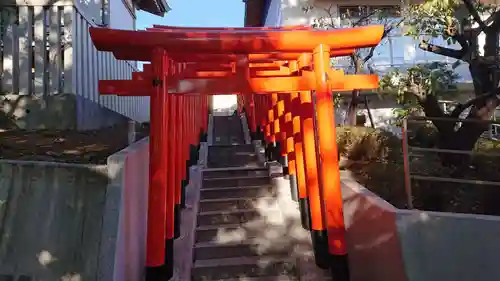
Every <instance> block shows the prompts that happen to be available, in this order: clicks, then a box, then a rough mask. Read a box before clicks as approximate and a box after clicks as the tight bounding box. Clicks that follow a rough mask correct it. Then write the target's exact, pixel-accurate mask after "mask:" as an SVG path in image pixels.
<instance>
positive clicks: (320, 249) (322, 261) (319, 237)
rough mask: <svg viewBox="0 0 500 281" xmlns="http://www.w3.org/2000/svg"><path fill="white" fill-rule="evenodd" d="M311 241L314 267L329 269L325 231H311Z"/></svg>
mask: <svg viewBox="0 0 500 281" xmlns="http://www.w3.org/2000/svg"><path fill="white" fill-rule="evenodd" d="M311 239H312V243H313V251H314V259H315V262H316V265H317V266H318V267H319V268H322V269H328V268H330V261H329V258H330V253H328V234H327V232H326V230H312V231H311Z"/></svg>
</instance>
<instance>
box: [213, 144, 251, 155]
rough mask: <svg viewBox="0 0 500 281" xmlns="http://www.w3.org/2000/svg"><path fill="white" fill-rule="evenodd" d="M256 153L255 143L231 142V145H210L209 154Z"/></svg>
mask: <svg viewBox="0 0 500 281" xmlns="http://www.w3.org/2000/svg"><path fill="white" fill-rule="evenodd" d="M245 152H247V153H255V148H254V146H253V144H236V145H234V144H229V145H220V144H219V145H211V146H209V147H208V155H209V156H210V154H212V155H223V154H232V153H245Z"/></svg>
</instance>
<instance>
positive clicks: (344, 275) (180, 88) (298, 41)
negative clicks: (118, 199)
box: [89, 25, 384, 281]
mask: <svg viewBox="0 0 500 281" xmlns="http://www.w3.org/2000/svg"><path fill="white" fill-rule="evenodd" d="M89 31H90V35H91V38H92V41H93V42H94V45H95V47H96V48H97V49H98V50H100V51H106V52H113V54H114V56H115V57H116V58H117V59H120V60H133V61H147V62H150V64H146V65H144V69H143V71H142V72H134V73H133V74H132V79H131V80H101V81H99V92H100V93H101V94H102V95H118V96H149V97H150V110H151V111H150V116H151V120H150V130H151V131H150V139H149V146H150V147H149V149H150V150H149V151H150V159H149V161H150V163H149V173H150V178H149V195H148V196H149V199H148V214H147V215H148V218H147V219H148V221H147V246H146V251H147V253H146V265H145V266H146V279H147V280H148V281H149V280H160V279H162V280H165V279H169V278H170V277H172V275H173V264H174V263H173V259H174V253H173V240H174V239H175V238H177V237H178V236H179V233H180V210H181V208H183V207H184V206H183V205H184V192H185V190H184V189H185V186H186V185H187V182H188V181H189V179H188V174H189V172H188V171H189V170H188V169H189V168H186V167H188V166H189V165H190V163H192V162H193V159H194V158H196V156H195V155H194V154H196V153H193V148H194V150H196V147H198V148H199V143H200V142H201V141H204V140H203V138H206V133H207V128H208V116H209V114H210V108H211V98H210V96H211V95H217V94H237V95H238V106H239V110H240V112H241V111H242V110H243V108H244V111H245V113H246V116H247V118H248V122H249V127H250V130H251V133H252V135H253V136H259V135H260V136H263V140H264V141H265V143H266V144H276V143H280V145H279V147H280V154H281V156H282V157H280V158H281V159H285V161H284V162H285V163H283V164H284V166H286V167H287V169H284V170H285V171H286V172H287V173H288V174H289V175H290V179H292V178H294V179H296V180H291V182H292V184H291V185H292V189H297V190H296V191H295V192H294V193H295V194H297V196H296V198H295V199H296V200H298V201H299V202H300V204H299V205H300V211H301V216H302V221H303V223H302V224H303V227H304V228H306V229H308V230H310V231H311V236H312V240H313V244H314V245H313V246H314V253H315V258H316V264H317V265H318V266H320V267H322V268H331V271H332V274H334V275H335V278H339V279H341V280H344V279H345V280H348V272H349V269H348V265H347V247H346V242H345V227H344V220H343V211H342V197H341V187H340V172H339V167H338V155H337V143H336V131H335V118H334V103H333V97H332V91H346V90H353V89H375V88H377V87H378V78H377V76H376V75H346V74H344V72H343V71H341V70H334V69H331V67H330V58H331V57H336V56H348V55H350V54H352V53H353V51H354V49H357V48H365V47H373V46H376V45H377V44H378V43H379V42H380V40H381V38H382V34H383V32H384V27H383V26H379V25H374V26H365V27H359V28H348V29H336V30H313V29H311V28H310V27H307V26H288V27H279V28H269V27H263V28H255V27H254V28H185V27H171V26H159V25H154V26H153V27H152V28H148V29H146V30H141V31H129V30H114V29H108V28H98V27H91V28H90V30H89ZM275 146H276V145H275ZM194 152H196V151H194ZM293 185H295V186H293Z"/></svg>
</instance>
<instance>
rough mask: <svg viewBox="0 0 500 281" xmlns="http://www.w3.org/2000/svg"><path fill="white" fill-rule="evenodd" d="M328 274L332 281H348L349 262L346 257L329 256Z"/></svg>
mask: <svg viewBox="0 0 500 281" xmlns="http://www.w3.org/2000/svg"><path fill="white" fill-rule="evenodd" d="M330 272H331V274H332V279H333V280H336V281H337V280H338V281H349V280H350V279H351V277H350V274H349V260H348V258H347V255H330Z"/></svg>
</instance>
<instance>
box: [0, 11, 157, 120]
mask: <svg viewBox="0 0 500 281" xmlns="http://www.w3.org/2000/svg"><path fill="white" fill-rule="evenodd" d="M93 25H94V23H93V22H92V21H90V20H88V19H87V18H86V17H85V15H84V14H83V13H81V12H80V11H79V10H78V9H77V8H76V7H75V6H73V5H66V6H12V7H9V6H3V7H0V78H1V79H0V92H3V93H12V94H14V95H27V96H30V95H31V96H33V95H35V96H46V95H57V94H68V93H72V94H75V95H78V96H81V97H83V98H85V99H86V100H88V101H91V102H93V103H96V104H99V105H101V106H103V107H106V108H108V109H110V110H112V111H115V112H118V113H120V114H122V115H124V116H127V117H129V118H130V119H133V120H136V121H139V122H145V121H147V120H149V111H148V110H149V98H147V97H116V96H106V97H101V96H99V93H98V88H97V86H98V81H99V79H129V78H131V76H132V72H133V71H136V65H135V63H131V62H127V61H120V60H116V59H115V58H114V57H113V55H112V54H111V53H106V52H98V51H97V50H96V48H95V47H94V45H93V44H92V41H91V40H90V35H89V32H88V28H89V27H90V26H93ZM89 109H91V107H89ZM93 110H95V107H94V109H93ZM84 114H87V115H88V116H87V117H88V118H93V112H92V110H90V111H89V112H87V113H84Z"/></svg>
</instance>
